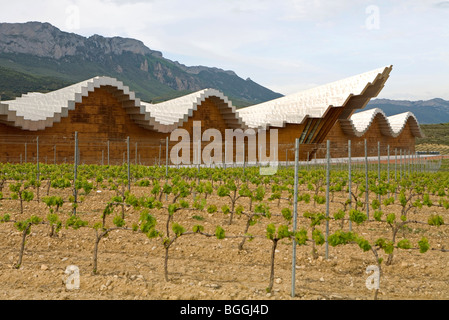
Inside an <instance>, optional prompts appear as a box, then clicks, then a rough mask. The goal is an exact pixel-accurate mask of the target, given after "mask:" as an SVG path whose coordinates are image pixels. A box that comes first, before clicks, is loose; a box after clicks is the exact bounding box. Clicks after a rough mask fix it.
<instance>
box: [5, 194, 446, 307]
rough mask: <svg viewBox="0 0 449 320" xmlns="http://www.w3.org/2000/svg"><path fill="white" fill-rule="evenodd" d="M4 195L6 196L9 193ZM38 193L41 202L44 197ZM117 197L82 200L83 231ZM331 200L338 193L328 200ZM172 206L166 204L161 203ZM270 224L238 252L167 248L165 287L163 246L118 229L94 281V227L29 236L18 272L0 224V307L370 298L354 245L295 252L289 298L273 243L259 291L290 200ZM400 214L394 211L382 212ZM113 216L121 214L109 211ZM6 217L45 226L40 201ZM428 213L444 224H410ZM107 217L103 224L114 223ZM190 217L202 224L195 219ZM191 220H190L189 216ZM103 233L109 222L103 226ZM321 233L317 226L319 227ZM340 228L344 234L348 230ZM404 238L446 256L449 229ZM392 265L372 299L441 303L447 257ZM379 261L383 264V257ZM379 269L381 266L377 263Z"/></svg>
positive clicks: (368, 255) (235, 226) (402, 255)
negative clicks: (73, 273) (72, 282)
mask: <svg viewBox="0 0 449 320" xmlns="http://www.w3.org/2000/svg"><path fill="white" fill-rule="evenodd" d="M5 190H6V189H4V191H3V192H4V197H5V198H7V197H8V191H5ZM132 192H133V193H134V194H136V195H137V196H140V195H145V194H146V195H148V192H149V189H148V188H143V187H133V189H132ZM45 193H46V191H45V188H44V187H42V189H41V191H40V194H41V197H42V196H43V195H45ZM50 195H63V196H64V198H65V199H67V198H68V196H69V195H70V191H69V190H65V191H62V192H61V191H60V190H50ZM113 195H115V191H110V190H101V192H97V191H95V190H93V191H92V192H91V193H90V194H89V195H87V196H85V200H84V202H83V203H82V204H81V205H80V207H79V208H78V215H79V216H80V217H81V218H82V219H84V220H88V221H89V222H90V223H91V224H93V223H94V222H98V221H100V220H101V219H100V215H101V213H102V211H103V209H104V207H105V204H106V202H107V201H109V200H110V199H111V197H112V196H113ZM338 198H339V195H338V194H336V195H335V198H334V200H335V201H343V200H338ZM168 200H169V201H170V199H168ZM212 203H213V204H216V205H217V207H218V208H220V207H221V206H222V205H223V204H226V203H229V201H227V199H225V198H219V197H217V196H216V195H214V196H212V197H210V199H208V204H212ZM267 203H268V204H269V205H270V207H271V210H272V213H273V217H272V218H271V219H270V220H268V219H267V218H263V219H262V220H260V222H259V223H257V224H256V225H254V226H252V227H251V228H250V230H249V232H250V233H251V234H253V235H255V236H256V238H255V239H254V240H253V241H251V242H249V241H247V242H246V243H245V245H244V249H243V250H239V249H238V244H239V243H240V241H241V239H239V238H226V239H222V240H218V239H217V238H215V237H210V238H208V237H205V236H201V235H198V234H194V235H186V236H182V237H180V238H179V239H178V240H177V241H176V242H175V243H174V245H173V246H172V247H171V248H170V255H169V260H168V272H169V278H170V281H169V282H166V281H165V279H164V268H163V266H164V248H163V245H162V242H161V239H159V238H156V239H148V238H147V237H146V236H145V235H144V234H142V233H135V232H132V231H126V230H116V231H113V232H111V233H110V235H109V236H108V237H107V238H104V239H103V240H102V241H101V242H100V245H99V252H98V274H96V275H93V274H92V254H93V248H94V237H95V231H94V230H93V229H92V228H82V229H79V230H73V229H66V228H63V229H62V230H61V231H60V232H59V234H58V235H57V236H56V237H49V235H48V234H49V226H48V225H38V226H33V227H32V230H31V234H30V235H29V236H28V238H27V241H26V246H25V252H24V256H23V263H22V266H21V267H20V268H19V269H15V268H14V264H15V263H17V260H18V256H19V249H20V244H21V240H22V234H21V232H19V231H17V229H15V227H14V225H13V223H2V224H0V299H2V300H24V299H28V300H29V299H31V300H34V299H40V300H60V299H66V300H67V299H70V300H72V299H74V300H98V299H101V300H112V299H118V300H128V299H151V300H153V299H157V300H178V299H182V300H185V299H186V300H220V299H227V300H228V299H230V300H252V299H257V300H261V299H281V300H291V299H298V300H316V299H341V300H358V299H362V300H365V299H368V300H369V299H372V298H373V291H370V290H368V289H367V287H366V284H365V281H366V279H367V278H368V274H367V273H366V268H367V267H368V266H369V265H374V264H375V260H374V255H373V254H372V252H362V250H361V249H359V247H358V246H357V245H353V244H351V245H346V246H339V247H329V259H325V258H324V256H325V246H324V245H323V246H319V247H318V254H319V257H318V258H317V259H313V258H312V248H311V245H306V246H301V247H299V246H298V247H297V259H296V283H295V286H296V287H295V288H296V296H295V297H294V298H292V297H291V275H292V242H291V241H288V240H281V241H279V244H278V247H277V250H276V259H275V278H274V279H275V280H274V287H273V290H272V292H271V293H267V292H266V288H267V286H268V283H269V275H270V254H271V247H272V242H271V241H270V240H268V239H267V238H265V230H266V226H267V224H268V223H270V222H274V223H275V224H277V225H279V224H280V223H281V222H282V219H283V218H282V217H281V216H280V210H281V209H282V208H283V207H290V208H292V206H291V205H290V204H289V203H288V201H285V200H281V203H280V207H277V201H275V202H267ZM237 204H241V205H243V206H244V208H248V201H247V199H239V200H238V202H237ZM298 208H299V209H298V211H299V215H301V216H302V213H303V212H304V211H305V210H314V211H321V212H324V211H325V205H316V207H315V206H314V205H313V204H304V203H303V202H301V203H299V206H298ZM340 208H342V205H341V204H339V203H336V202H335V203H332V205H331V215H332V214H333V212H335V211H337V210H338V209H340ZM391 210H393V211H396V212H399V206H397V205H394V206H392V209H390V211H389V212H392V211H391ZM70 211H71V209H70V204H69V203H65V204H64V206H63V207H62V209H61V210H60V216H61V219H62V220H63V221H65V220H66V219H67V218H68V216H69V213H70ZM115 212H116V213H119V212H120V208H116V209H115ZM5 213H9V214H11V218H12V219H13V220H24V219H26V218H27V217H29V216H30V215H38V216H40V217H42V218H44V219H45V217H46V215H47V213H48V209H47V207H46V206H45V204H44V203H42V201H41V202H39V203H38V202H37V201H32V202H30V203H26V204H25V205H24V213H23V214H20V210H19V202H18V201H17V200H5V199H4V200H2V201H0V215H4V214H5ZM151 213H152V214H153V215H154V216H155V217H157V219H158V229H160V230H161V231H164V230H165V221H166V210H164V209H162V210H152V212H151ZM431 213H438V214H440V215H442V216H443V217H444V219H445V221H449V217H448V214H447V212H446V210H445V209H443V208H435V207H432V208H427V207H426V208H423V209H421V210H419V211H417V213H413V212H412V213H411V215H410V216H411V218H413V219H414V220H419V221H427V217H428V216H429V215H430V214H431ZM112 216H113V215H111V219H112ZM139 216H140V211H139V210H135V209H133V208H127V209H126V220H127V226H129V227H131V225H132V223H133V222H137V221H138V220H139ZM193 216H200V217H202V219H203V220H201V221H199V220H197V219H195V218H193ZM197 218H198V217H197ZM174 219H175V221H176V222H178V223H180V224H181V225H183V226H184V227H185V228H186V229H187V230H191V228H192V227H193V226H194V225H196V224H201V225H203V226H204V228H205V229H204V232H207V233H211V234H213V233H214V232H215V227H216V226H217V225H221V226H222V227H223V228H224V229H225V230H226V235H227V236H231V235H242V234H243V233H244V227H245V225H246V219H245V216H234V221H233V223H232V225H229V224H228V222H229V215H224V214H222V213H220V212H219V213H214V214H209V213H207V212H206V210H203V211H195V212H194V211H185V210H184V211H180V212H177V213H175V217H174ZM108 224H109V226H112V222H111V221H110V220H109V222H108ZM307 224H308V222H307V221H306V220H305V219H303V218H301V219H299V221H298V228H300V227H301V226H307ZM318 228H319V229H320V230H322V231H323V232H324V230H325V226H324V225H322V226H319V227H318ZM338 228H339V223H337V222H335V221H331V222H330V232H331V233H332V232H333V231H335V230H337V229H338ZM344 229H345V230H348V222H346V223H345V225H344ZM353 231H355V232H357V233H359V234H361V235H363V236H365V237H367V238H369V239H373V240H374V239H377V238H379V237H381V236H384V237H388V238H390V233H391V232H390V230H389V229H388V227H387V226H386V224H385V223H383V224H381V223H378V222H368V223H365V224H363V225H362V226H357V225H355V224H353ZM403 233H405V235H406V236H407V238H408V239H410V240H411V242H412V244H413V245H414V246H415V247H417V245H416V243H417V241H418V240H419V239H421V237H422V236H426V237H427V238H428V239H429V242H430V245H431V247H432V248H436V249H441V248H444V247H446V248H449V240H448V239H449V237H448V235H449V229H448V227H447V226H446V225H443V226H441V227H430V226H427V225H425V224H409V225H408V227H407V228H406V229H405V230H404V231H401V232H399V234H398V240H400V239H401V237H402V236H403ZM394 253H395V256H394V259H393V264H392V265H390V266H387V265H385V263H383V264H382V276H381V282H380V292H379V296H378V298H379V299H381V300H398V299H401V300H402V299H412V300H413V299H437V300H445V299H449V253H448V252H441V251H436V250H429V251H428V252H427V253H424V254H421V253H419V250H416V249H409V250H399V249H395V252H394ZM381 256H382V257H384V258H386V255H385V254H384V253H381ZM384 261H386V259H385V260H384ZM69 265H75V266H77V267H78V268H79V270H80V288H79V289H78V290H69V289H68V288H67V286H66V281H67V278H68V275H67V274H65V273H64V272H65V270H66V268H67V267H68V266H69Z"/></svg>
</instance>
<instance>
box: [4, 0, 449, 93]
mask: <svg viewBox="0 0 449 320" xmlns="http://www.w3.org/2000/svg"><path fill="white" fill-rule="evenodd" d="M0 5H1V7H2V14H1V19H0V21H2V22H26V21H41V22H49V23H51V24H53V25H55V26H56V27H58V28H59V29H61V30H63V31H68V32H74V33H77V34H81V35H83V36H86V37H88V36H91V35H93V34H100V35H103V36H108V37H109V36H122V37H130V38H135V39H139V40H141V41H143V42H144V43H145V45H147V46H148V47H149V48H151V49H153V50H158V51H161V52H162V53H163V54H164V56H165V57H166V58H168V59H171V60H174V61H179V62H180V63H183V64H185V65H188V66H193V65H205V66H210V67H218V68H221V69H225V70H233V71H235V72H236V73H237V74H238V75H239V76H240V77H242V78H247V77H250V78H251V79H252V80H254V81H256V82H257V83H259V84H261V85H263V86H266V87H268V88H270V89H272V90H274V91H277V92H280V93H282V94H290V93H294V92H297V91H301V90H304V89H308V88H311V87H314V86H317V85H321V84H324V83H327V82H332V81H335V80H339V79H342V78H345V77H348V76H352V75H355V74H358V73H362V72H366V71H370V70H373V69H376V68H379V67H383V66H387V65H391V64H392V65H393V71H392V73H391V76H390V79H389V80H388V82H387V85H386V86H385V88H384V90H383V91H382V92H381V94H380V95H379V98H392V99H408V100H425V99H431V98H435V97H439V98H444V99H446V100H449V1H441V0H408V1H402V0H392V1H376V0H371V1H364V0H358V1H355V0H342V1H325V0H276V1H272V0H189V1H186V0H184V1H182V0H150V1H139V0H128V1H126V0H125V1H119V0H78V1H77V0H58V1H54V0H53V1H50V0H41V1H29V0H18V1H15V2H12V1H3V0H0Z"/></svg>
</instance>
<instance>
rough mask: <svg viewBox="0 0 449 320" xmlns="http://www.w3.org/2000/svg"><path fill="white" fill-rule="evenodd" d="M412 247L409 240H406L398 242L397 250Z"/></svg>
mask: <svg viewBox="0 0 449 320" xmlns="http://www.w3.org/2000/svg"><path fill="white" fill-rule="evenodd" d="M411 247H412V244H411V243H410V240H408V239H402V240H401V241H399V242H398V248H399V249H410V248H411Z"/></svg>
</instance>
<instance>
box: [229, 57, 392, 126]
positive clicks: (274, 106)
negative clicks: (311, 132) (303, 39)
mask: <svg viewBox="0 0 449 320" xmlns="http://www.w3.org/2000/svg"><path fill="white" fill-rule="evenodd" d="M391 70H392V66H388V67H384V68H379V69H375V70H372V71H369V72H365V73H362V74H359V75H356V76H352V77H349V78H346V79H343V80H339V81H335V82H332V83H328V84H325V85H322V86H318V87H315V88H312V89H309V90H304V91H301V92H298V93H295V94H291V95H288V96H285V97H282V98H278V99H275V100H271V101H268V102H264V103H260V104H257V105H254V106H250V107H247V108H243V109H239V110H238V112H239V115H240V116H241V117H242V119H243V121H244V122H245V123H246V124H247V125H248V126H249V127H252V128H264V129H265V128H267V127H283V126H285V124H287V123H302V122H303V121H304V120H305V119H306V118H307V117H309V118H322V117H323V116H325V114H326V113H327V111H328V110H329V109H330V108H333V107H346V108H348V109H350V110H348V111H349V112H346V113H345V115H346V116H347V117H349V116H350V114H351V113H352V112H353V110H354V109H360V108H363V107H365V105H366V104H367V103H368V101H369V99H371V98H373V97H376V96H377V95H378V93H379V92H380V91H381V90H382V88H383V86H384V84H385V82H386V81H387V79H388V77H389V74H390V72H391ZM364 95H365V96H366V97H365V99H359V101H358V102H357V103H351V104H350V103H349V102H350V100H351V99H353V98H356V97H358V96H359V97H363V96H364Z"/></svg>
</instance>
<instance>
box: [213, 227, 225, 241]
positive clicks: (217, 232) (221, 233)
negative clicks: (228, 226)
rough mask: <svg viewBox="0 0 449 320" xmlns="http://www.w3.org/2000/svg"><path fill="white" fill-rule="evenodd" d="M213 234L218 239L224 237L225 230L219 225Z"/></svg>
mask: <svg viewBox="0 0 449 320" xmlns="http://www.w3.org/2000/svg"><path fill="white" fill-rule="evenodd" d="M215 236H216V237H217V239H220V240H221V239H224V238H225V231H224V229H223V228H222V227H221V226H217V227H216V228H215Z"/></svg>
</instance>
